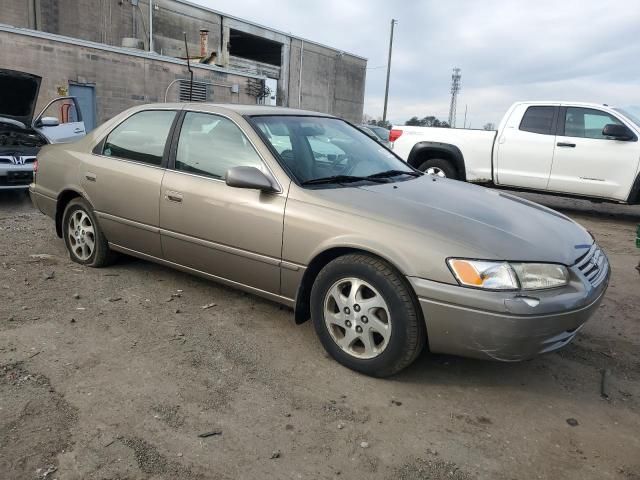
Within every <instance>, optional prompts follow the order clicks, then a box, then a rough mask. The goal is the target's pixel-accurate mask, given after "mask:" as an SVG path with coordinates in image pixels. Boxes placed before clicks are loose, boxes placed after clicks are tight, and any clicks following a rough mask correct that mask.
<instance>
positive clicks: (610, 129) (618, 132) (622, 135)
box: [602, 123, 634, 141]
mask: <svg viewBox="0 0 640 480" xmlns="http://www.w3.org/2000/svg"><path fill="white" fill-rule="evenodd" d="M602 135H604V136H605V137H613V138H615V139H616V140H621V141H627V140H633V138H634V134H633V132H632V131H631V130H629V128H628V127H627V126H626V125H618V124H615V123H608V124H607V125H605V126H604V128H603V129H602Z"/></svg>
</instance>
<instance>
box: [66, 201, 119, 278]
mask: <svg viewBox="0 0 640 480" xmlns="http://www.w3.org/2000/svg"><path fill="white" fill-rule="evenodd" d="M62 235H63V238H64V243H65V245H66V246H67V250H68V251H69V257H70V258H71V260H73V261H74V262H76V263H79V264H81V265H87V266H89V267H96V268H99V267H105V266H107V265H109V264H110V263H111V261H112V259H113V253H112V252H111V250H110V249H109V244H108V242H107V239H106V238H105V236H104V234H103V233H102V230H101V229H100V225H99V224H98V221H97V219H96V216H95V214H94V212H93V208H91V205H90V204H89V202H87V201H86V200H85V199H83V198H74V199H73V200H71V201H70V202H69V204H68V205H67V208H65V210H64V215H63V217H62Z"/></svg>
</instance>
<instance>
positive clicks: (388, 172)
mask: <svg viewBox="0 0 640 480" xmlns="http://www.w3.org/2000/svg"><path fill="white" fill-rule="evenodd" d="M397 175H411V176H412V177H421V176H422V173H420V172H414V171H413V170H386V171H384V172H378V173H374V174H373V175H369V176H368V177H367V178H368V179H372V178H389V177H395V176H397Z"/></svg>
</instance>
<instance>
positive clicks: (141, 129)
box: [102, 110, 176, 166]
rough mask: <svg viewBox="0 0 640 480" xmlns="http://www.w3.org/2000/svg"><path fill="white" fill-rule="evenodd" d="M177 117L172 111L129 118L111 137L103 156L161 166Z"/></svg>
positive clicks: (143, 113) (113, 131)
mask: <svg viewBox="0 0 640 480" xmlns="http://www.w3.org/2000/svg"><path fill="white" fill-rule="evenodd" d="M175 116H176V112H174V111H171V110H148V111H145V112H139V113H136V114H134V115H132V116H130V117H129V118H127V119H126V120H125V121H124V122H122V123H121V124H120V125H118V126H117V127H116V128H114V129H113V130H112V132H111V133H110V134H109V136H108V137H107V139H106V140H105V142H104V146H103V147H102V155H105V156H107V157H117V158H122V159H125V160H132V161H134V162H141V163H147V164H149V165H155V166H160V165H162V158H163V156H164V149H165V146H166V144H167V137H168V136H169V132H170V131H171V125H172V124H173V120H174V119H175Z"/></svg>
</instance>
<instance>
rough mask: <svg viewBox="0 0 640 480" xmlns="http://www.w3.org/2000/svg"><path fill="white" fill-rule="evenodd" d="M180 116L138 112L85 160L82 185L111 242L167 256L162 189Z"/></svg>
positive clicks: (84, 158)
mask: <svg viewBox="0 0 640 480" xmlns="http://www.w3.org/2000/svg"><path fill="white" fill-rule="evenodd" d="M176 116H177V112H176V111H174V110H145V111H142V112H138V113H134V114H133V115H131V116H130V117H128V118H127V119H126V120H124V121H123V122H122V123H120V124H119V125H118V126H117V127H115V128H114V129H113V130H112V131H111V132H110V133H109V134H108V135H107V136H106V138H105V139H103V141H102V142H101V143H100V144H98V145H97V146H96V147H95V148H94V151H93V153H92V154H87V155H85V156H84V157H83V162H82V164H81V167H80V168H81V171H80V176H81V182H82V186H83V188H84V190H85V192H86V193H87V196H88V199H89V201H90V202H91V204H92V205H93V208H94V209H95V211H96V215H97V216H98V218H99V221H100V225H101V226H102V228H103V230H104V233H105V236H106V237H107V240H108V241H109V243H113V244H115V245H117V246H119V247H122V248H126V249H130V250H134V251H135V252H140V253H144V254H146V255H151V256H154V257H158V258H160V257H162V249H161V247H160V232H159V216H160V214H159V203H160V186H161V185H162V177H163V176H164V172H165V166H166V162H167V160H168V155H169V143H170V142H169V140H168V139H169V137H170V132H171V131H172V128H173V124H174V120H175V119H176Z"/></svg>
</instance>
